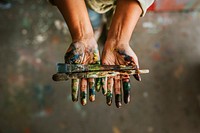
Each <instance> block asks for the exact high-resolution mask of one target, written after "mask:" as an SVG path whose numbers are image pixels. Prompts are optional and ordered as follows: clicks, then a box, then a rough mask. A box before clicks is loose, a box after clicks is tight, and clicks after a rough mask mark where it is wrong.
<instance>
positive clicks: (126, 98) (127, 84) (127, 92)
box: [123, 80, 131, 104]
mask: <svg viewBox="0 0 200 133" xmlns="http://www.w3.org/2000/svg"><path fill="white" fill-rule="evenodd" d="M130 90H131V84H130V80H129V81H123V92H124V103H126V104H127V103H129V102H130Z"/></svg>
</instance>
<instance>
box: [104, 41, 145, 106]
mask: <svg viewBox="0 0 200 133" xmlns="http://www.w3.org/2000/svg"><path fill="white" fill-rule="evenodd" d="M102 64H103V65H132V66H136V68H137V69H138V68H139V63H138V58H137V56H136V54H135V53H134V51H133V50H132V49H131V47H130V46H129V45H128V44H120V45H109V44H106V45H105V47H104V49H103V53H102ZM134 77H135V78H136V79H137V80H138V81H140V80H141V78H140V75H138V74H137V75H134ZM102 82H103V87H102V92H103V94H104V95H106V102H107V104H108V105H111V103H112V97H113V90H114V94H115V103H116V106H117V107H118V108H119V107H121V106H122V90H123V99H124V103H126V104H127V103H129V102H130V90H131V86H130V76H129V75H123V76H122V75H118V76H115V77H109V78H103V79H102ZM122 88H123V89H122Z"/></svg>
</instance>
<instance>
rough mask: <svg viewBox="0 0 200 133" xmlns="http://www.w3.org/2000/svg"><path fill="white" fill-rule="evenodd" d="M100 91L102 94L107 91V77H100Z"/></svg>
mask: <svg viewBox="0 0 200 133" xmlns="http://www.w3.org/2000/svg"><path fill="white" fill-rule="evenodd" d="M102 93H103V95H104V96H105V95H106V93H107V77H103V78H102Z"/></svg>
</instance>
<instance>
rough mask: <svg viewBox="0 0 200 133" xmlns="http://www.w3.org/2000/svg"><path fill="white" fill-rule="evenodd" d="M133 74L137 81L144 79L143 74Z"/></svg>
mask: <svg viewBox="0 0 200 133" xmlns="http://www.w3.org/2000/svg"><path fill="white" fill-rule="evenodd" d="M133 76H134V78H135V79H136V80H137V81H141V80H142V78H141V76H140V75H139V74H134V75H133Z"/></svg>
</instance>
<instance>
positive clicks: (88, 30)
mask: <svg viewBox="0 0 200 133" xmlns="http://www.w3.org/2000/svg"><path fill="white" fill-rule="evenodd" d="M54 3H55V5H56V6H57V7H58V9H59V10H60V12H61V13H62V15H63V17H64V19H65V21H66V23H67V25H68V28H69V31H70V33H71V36H72V40H73V41H78V40H82V39H87V38H89V37H91V36H93V30H92V26H91V23H90V20H89V16H88V12H87V8H86V5H85V2H84V0H55V1H54Z"/></svg>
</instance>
